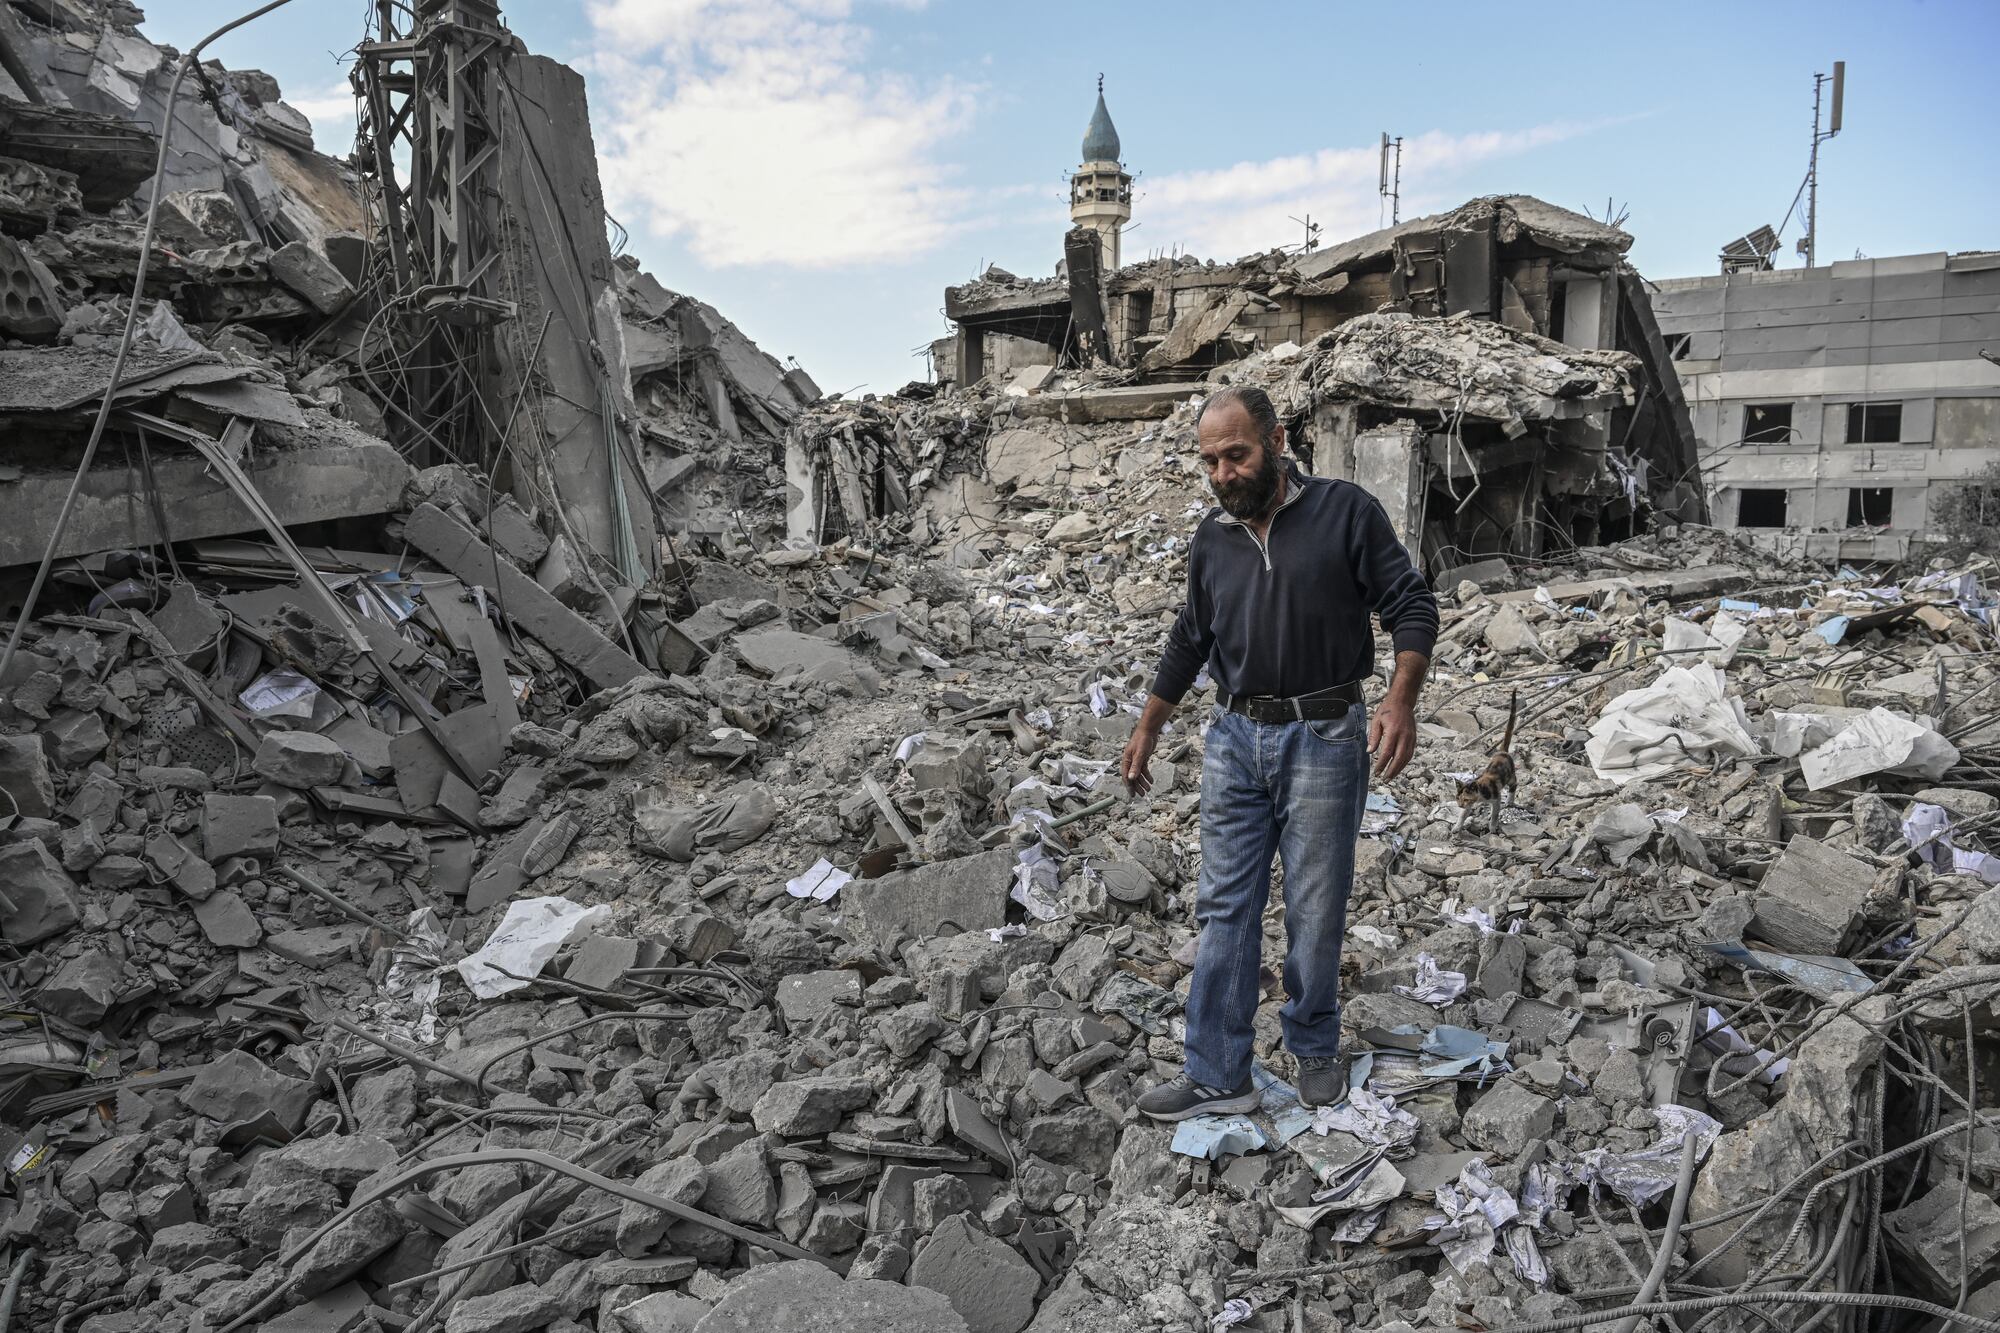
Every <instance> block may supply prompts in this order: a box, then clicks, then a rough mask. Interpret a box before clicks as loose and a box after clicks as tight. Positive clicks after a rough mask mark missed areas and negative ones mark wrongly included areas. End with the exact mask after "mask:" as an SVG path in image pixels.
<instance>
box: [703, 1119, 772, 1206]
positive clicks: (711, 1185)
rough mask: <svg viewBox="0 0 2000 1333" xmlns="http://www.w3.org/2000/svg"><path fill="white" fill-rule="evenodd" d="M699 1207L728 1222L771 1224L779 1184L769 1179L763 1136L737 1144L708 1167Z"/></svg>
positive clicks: (768, 1157)
mask: <svg viewBox="0 0 2000 1333" xmlns="http://www.w3.org/2000/svg"><path fill="white" fill-rule="evenodd" d="M701 1206H702V1208H703V1209H704V1210H706V1211H708V1212H712V1213H714V1214H715V1215H716V1216H717V1217H720V1218H722V1219H723V1220H724V1221H727V1222H741V1223H742V1224H743V1225H745V1226H751V1227H768V1226H770V1225H771V1219H772V1218H773V1217H775V1216H776V1215H777V1212H778V1187H777V1186H776V1185H775V1184H773V1183H772V1181H771V1152H770V1149H769V1148H768V1147H766V1146H765V1143H764V1140H763V1139H761V1138H755V1139H751V1140H749V1141H748V1142H745V1143H741V1144H738V1145H737V1146H736V1147H734V1148H732V1149H730V1150H729V1151H728V1152H726V1153H724V1154H723V1155H722V1156H721V1157H719V1158H717V1159H716V1160H715V1162H714V1163H713V1164H711V1165H710V1166H709V1168H708V1188H707V1189H706V1190H705V1191H703V1193H702V1196H701Z"/></svg>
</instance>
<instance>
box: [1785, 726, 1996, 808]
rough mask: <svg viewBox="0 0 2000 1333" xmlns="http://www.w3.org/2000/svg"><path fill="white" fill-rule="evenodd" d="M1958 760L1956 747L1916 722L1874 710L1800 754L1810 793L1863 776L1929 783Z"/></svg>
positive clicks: (1802, 769)
mask: <svg viewBox="0 0 2000 1333" xmlns="http://www.w3.org/2000/svg"><path fill="white" fill-rule="evenodd" d="M1957 762H1958V747H1957V746H1955V745H1953V744H1952V743H1951V742H1950V741H1948V740H1946V739H1945V738H1944V737H1942V736H1940V735H1938V734H1937V732H1935V731H1933V730H1931V729H1930V728H1929V727H1927V726H1925V725H1924V724H1922V723H1921V722H1912V721H1911V720H1910V719H1909V718H1906V717H1899V716H1897V715H1896V714H1894V713H1892V712H1890V711H1889V710H1888V709H1886V708H1882V707H1879V706H1878V707H1875V708H1871V709H1869V710H1868V712H1866V713H1864V714H1863V715H1862V716H1860V717H1857V718H1855V719H1853V720H1852V721H1851V722H1849V723H1848V724H1847V727H1846V728H1845V729H1844V730H1842V731H1840V732H1839V733H1837V734H1836V735H1835V736H1834V737H1833V738H1832V739H1831V740H1829V741H1827V742H1826V743H1825V744H1823V745H1818V746H1815V747H1814V748H1812V749H1810V750H1808V751H1806V752H1805V753H1804V754H1801V755H1800V756H1799V771H1800V772H1801V773H1803V774H1804V775H1805V779H1806V786H1807V788H1808V789H1810V790H1812V791H1819V790H1821V789H1823V788H1826V787H1831V786H1833V785H1834V784H1835V783H1840V782H1845V781H1847V780H1848V779H1849V778H1858V777H1860V776H1862V775H1863V774H1866V773H1904V774H1910V775H1913V776H1916V777H1924V778H1929V779H1931V780H1932V781H1933V782H1935V781H1936V780H1937V779H1939V778H1941V777H1943V776H1944V774H1945V770H1946V769H1948V768H1950V767H1951V766H1952V765H1953V764H1956V763H1957Z"/></svg>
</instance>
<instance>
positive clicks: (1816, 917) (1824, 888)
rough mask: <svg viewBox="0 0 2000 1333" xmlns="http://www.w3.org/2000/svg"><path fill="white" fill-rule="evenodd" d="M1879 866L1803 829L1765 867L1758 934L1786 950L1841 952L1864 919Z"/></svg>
mask: <svg viewBox="0 0 2000 1333" xmlns="http://www.w3.org/2000/svg"><path fill="white" fill-rule="evenodd" d="M1874 882H1875V867H1874V866H1872V865H1870V864H1868V863H1867V862H1866V861H1861V860H1857V859H1855V858H1854V857H1852V856H1849V855H1848V854H1847V853H1845V852H1842V851H1839V850H1836V849H1835V848H1832V847H1829V846H1827V845H1826V844H1825V843H1822V842H1816V841H1814V840H1813V839H1811V838H1808V837H1805V836H1804V835H1800V836H1798V837H1794V838H1793V839H1792V840H1791V841H1790V842H1789V843H1787V844H1785V852H1784V855H1782V856H1780V857H1779V858H1778V860H1777V863H1776V864H1775V865H1773V866H1772V867H1771V868H1770V869H1769V870H1767V871H1765V872H1764V881H1763V883H1762V884H1760V885H1758V889H1757V915H1756V917H1755V919H1753V920H1752V921H1751V923H1750V929H1751V931H1752V932H1753V933H1755V934H1756V935H1758V936H1760V937H1762V938H1763V939H1765V940H1768V941H1770V943H1771V944H1773V945H1774V946H1776V947H1777V948H1778V949H1779V950H1781V951H1782V952H1785V953H1802V954H1837V953H1839V952H1840V951H1841V949H1842V947H1843V946H1845V945H1846V943H1847V941H1848V939H1849V938H1850V937H1851V936H1852V935H1853V934H1854V932H1855V930H1856V929H1857V928H1858V927H1859V926H1860V924H1861V917H1862V913H1863V911H1864V909H1865V906H1866V902H1867V898H1868V890H1869V887H1870V886H1871V885H1873V884H1874Z"/></svg>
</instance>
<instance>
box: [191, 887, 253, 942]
mask: <svg viewBox="0 0 2000 1333" xmlns="http://www.w3.org/2000/svg"><path fill="white" fill-rule="evenodd" d="M194 919H195V924H196V925H198V926H200V927H201V933H202V934H203V935H205V936H207V937H208V942H209V943H210V944H213V945H214V946H215V947H216V948H218V949H251V948H255V947H256V945H257V941H259V940H261V939H263V938H264V928H263V927H262V926H260V925H258V924H257V915H256V913H254V912H252V911H251V910H250V906H249V904H248V903H246V902H244V901H243V899H242V898H241V897H240V896H239V895H237V894H236V893H234V892H232V891H231V890H229V889H223V890H222V891H220V892H218V893H213V894H210V895H209V896H208V897H206V898H203V899H201V900H200V901H198V902H196V903H195V905H194Z"/></svg>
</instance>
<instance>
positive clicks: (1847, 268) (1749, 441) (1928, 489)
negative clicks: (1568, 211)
mask: <svg viewBox="0 0 2000 1333" xmlns="http://www.w3.org/2000/svg"><path fill="white" fill-rule="evenodd" d="M1652 286H1653V292H1652V298H1653V299H1652V304H1653V310H1654V312H1655V314H1656V316H1657V317H1658V320H1659V325H1660V331H1661V333H1662V334H1663V335H1664V336H1665V338H1666V340H1667V344H1668V348H1669V350H1670V351H1671V352H1672V354H1673V356H1674V360H1675V365H1676V368H1677V369H1678V371H1679V373H1680V378H1681V386H1682V391H1683V393H1684V396H1685V397H1686V399H1687V403H1688V407H1689V410H1690V411H1691V412H1692V414H1693V417H1694V427H1695V435H1696V437H1697V438H1698V439H1699V440H1700V442H1701V460H1702V461H1701V466H1702V472H1703V477H1704V481H1705V485H1706V488H1707V491H1708V495H1709V508H1710V511H1711V512H1712V513H1713V514H1714V515H1715V522H1716V523H1718V524H1719V525H1721V526H1724V527H1738V528H1748V529H1756V530H1763V531H1765V532H1768V533H1771V534H1773V535H1772V537H1771V540H1772V541H1774V542H1776V543H1778V544H1783V545H1789V546H1794V547H1802V548H1803V549H1805V550H1807V551H1809V552H1810V553H1812V554H1815V555H1820V556H1825V557H1828V558H1842V559H1900V558H1903V557H1904V556H1906V555H1908V554H1909V551H1910V547H1911V544H1912V542H1913V540H1915V539H1917V538H1919V537H1921V536H1922V535H1924V534H1925V533H1926V532H1928V531H1929V529H1930V527H1931V524H1930V518H1931V501H1932V499H1933V497H1934V495H1935V494H1936V488H1938V487H1939V486H1940V485H1949V484H1951V483H1953V482H1958V481H1963V480H1965V479H1966V478H1969V477H1972V476H1975V475H1977V474H1979V473H1981V472H1983V471H1984V470H1985V469H1987V468H1988V467H1990V466H1991V465H1992V464H1994V463H1995V462H1996V461H2000V251H1979V252H1971V253H1966V254H1957V255H1947V254H1926V255H1898V256H1894V257H1890V258H1883V259H1856V260H1851V261H1845V262H1841V263H1835V264H1831V265H1825V266H1822V267H1818V268H1802V269H1779V270H1755V269H1752V270H1746V271H1741V272H1735V273H1724V274H1717V275H1714V276H1711V277H1701V278H1674V279H1668V280H1666V281H1662V282H1658V283H1654V284H1652ZM1777 534H1784V535H1782V536H1780V535H1777Z"/></svg>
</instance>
